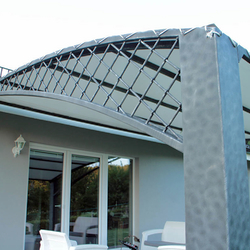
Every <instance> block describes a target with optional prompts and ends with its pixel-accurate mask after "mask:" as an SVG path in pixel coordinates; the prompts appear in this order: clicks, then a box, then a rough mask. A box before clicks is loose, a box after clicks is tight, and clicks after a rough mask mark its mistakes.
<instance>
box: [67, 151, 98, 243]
mask: <svg viewBox="0 0 250 250" xmlns="http://www.w3.org/2000/svg"><path fill="white" fill-rule="evenodd" d="M99 168H100V159H99V158H97V157H89V156H83V155H76V154H73V155H72V158H71V198H70V232H69V235H70V239H71V240H76V241H77V243H78V244H89V243H92V244H93V243H98V215H99V213H98V193H99Z"/></svg>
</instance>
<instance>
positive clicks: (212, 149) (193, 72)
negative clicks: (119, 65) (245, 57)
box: [180, 28, 250, 250]
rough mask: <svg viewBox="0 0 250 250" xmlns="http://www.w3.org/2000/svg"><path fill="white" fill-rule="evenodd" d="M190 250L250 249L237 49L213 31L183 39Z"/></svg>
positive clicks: (191, 33)
mask: <svg viewBox="0 0 250 250" xmlns="http://www.w3.org/2000/svg"><path fill="white" fill-rule="evenodd" d="M180 53H181V79H182V104H183V107H182V108H183V130H184V138H183V142H184V169H185V170H184V171H185V195H186V196H185V197H186V198H185V199H186V230H187V250H205V249H210V250H211V249H213V250H224V249H232V250H236V249H242V250H246V249H250V214H249V191H248V177H247V164H246V148H245V144H244V140H245V138H244V126H243V113H242V100H241V90H240V78H239V66H238V57H237V48H235V47H234V46H233V45H232V43H231V41H230V39H229V38H228V37H227V36H225V35H223V34H221V33H220V32H217V30H216V28H214V29H209V30H206V29H204V28H203V29H201V28H198V29H194V30H193V31H191V32H189V33H186V34H181V35H180Z"/></svg>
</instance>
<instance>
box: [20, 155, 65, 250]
mask: <svg viewBox="0 0 250 250" xmlns="http://www.w3.org/2000/svg"><path fill="white" fill-rule="evenodd" d="M62 171H63V154H61V153H55V152H47V151H41V150H31V151H30V167H29V184H28V185H29V186H28V204H27V218H26V237H25V250H36V249H39V247H40V236H39V230H40V229H48V230H60V222H61V194H62Z"/></svg>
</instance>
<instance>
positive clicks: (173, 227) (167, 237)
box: [141, 221, 186, 250]
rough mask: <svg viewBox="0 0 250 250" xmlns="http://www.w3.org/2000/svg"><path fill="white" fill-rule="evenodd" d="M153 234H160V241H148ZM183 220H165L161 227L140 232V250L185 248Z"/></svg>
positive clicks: (175, 249) (179, 249)
mask: <svg viewBox="0 0 250 250" xmlns="http://www.w3.org/2000/svg"><path fill="white" fill-rule="evenodd" d="M153 234H161V241H149V240H148V237H149V236H150V235H153ZM185 244H186V231H185V222H179V221H167V222H166V223H165V226H164V228H163V229H153V230H148V231H144V232H143V233H142V240H141V250H153V249H155V248H157V250H177V249H178V250H182V249H186V247H185Z"/></svg>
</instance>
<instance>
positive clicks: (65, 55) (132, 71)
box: [0, 25, 250, 151]
mask: <svg viewBox="0 0 250 250" xmlns="http://www.w3.org/2000/svg"><path fill="white" fill-rule="evenodd" d="M202 29H206V30H207V32H208V34H209V33H211V32H214V33H216V34H217V35H220V32H221V31H220V30H218V29H217V27H216V26H214V25H211V26H207V27H203V28H202ZM189 32H192V29H191V30H190V29H185V30H178V29H169V30H158V31H148V32H142V33H141V32H140V33H135V34H129V35H123V36H114V37H108V38H104V39H100V40H95V41H91V42H86V43H83V44H80V45H77V46H74V47H69V48H65V49H63V50H60V51H58V52H55V53H52V54H50V55H47V56H45V57H43V58H41V59H38V60H35V61H33V62H31V63H30V64H28V65H25V66H23V67H20V68H19V69H17V70H15V71H13V72H10V73H9V74H7V75H6V76H4V77H2V78H0V101H1V103H2V104H5V105H14V106H16V107H21V108H25V109H28V110H33V111H36V112H43V113H46V114H51V115H55V116H59V117H64V118H67V119H75V120H78V121H84V122H88V123H93V124H101V125H103V126H107V127H112V128H117V129H122V130H126V131H131V132H134V133H143V134H148V135H150V136H153V137H154V138H157V139H158V140H161V141H162V142H164V143H166V144H168V145H170V146H172V147H173V148H175V149H177V150H179V151H182V142H183V141H182V104H181V103H182V101H181V64H180V55H179V54H180V45H179V36H180V34H182V35H185V34H186V33H189ZM232 45H233V46H238V45H237V44H234V42H233V41H232ZM238 51H239V52H238V54H239V61H240V62H239V66H240V74H241V83H242V96H243V110H244V118H245V134H246V138H247V139H248V138H250V100H249V98H248V96H247V95H248V94H247V93H249V88H250V87H249V86H250V83H249V81H250V70H249V69H250V67H249V66H250V65H249V63H250V55H249V53H248V52H247V51H246V50H244V49H243V48H242V47H240V46H238ZM240 58H243V60H240Z"/></svg>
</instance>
